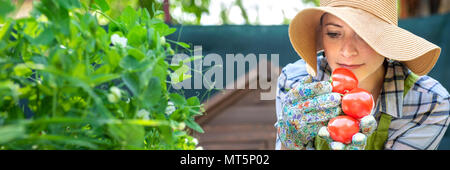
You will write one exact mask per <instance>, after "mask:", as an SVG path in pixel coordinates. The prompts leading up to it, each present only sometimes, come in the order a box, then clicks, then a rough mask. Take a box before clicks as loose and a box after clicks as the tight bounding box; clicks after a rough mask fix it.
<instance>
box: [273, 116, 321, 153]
mask: <svg viewBox="0 0 450 170" xmlns="http://www.w3.org/2000/svg"><path fill="white" fill-rule="evenodd" d="M324 125H325V122H318V123H305V122H301V121H299V120H298V119H291V120H281V121H279V124H278V126H279V128H280V130H279V137H280V139H281V140H282V141H284V143H286V144H285V146H294V147H298V148H304V146H305V145H306V144H307V143H308V142H309V141H311V140H312V139H314V137H315V136H316V135H317V132H318V130H319V128H320V127H321V126H324Z"/></svg>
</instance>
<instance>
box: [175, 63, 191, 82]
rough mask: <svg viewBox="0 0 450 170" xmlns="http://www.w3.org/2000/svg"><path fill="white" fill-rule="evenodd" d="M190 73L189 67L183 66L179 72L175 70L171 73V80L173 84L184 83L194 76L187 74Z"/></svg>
mask: <svg viewBox="0 0 450 170" xmlns="http://www.w3.org/2000/svg"><path fill="white" fill-rule="evenodd" d="M188 71H189V67H188V66H187V65H183V66H181V67H180V68H178V69H177V70H175V72H173V73H170V78H171V80H172V82H173V83H179V82H183V81H184V80H186V79H188V78H191V77H192V76H191V75H189V74H186V73H187V72H188Z"/></svg>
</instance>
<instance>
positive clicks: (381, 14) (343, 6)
mask: <svg viewBox="0 0 450 170" xmlns="http://www.w3.org/2000/svg"><path fill="white" fill-rule="evenodd" d="M324 13H329V14H332V15H335V16H336V17H338V18H339V19H341V20H343V21H344V22H345V23H347V24H348V25H349V26H350V27H351V28H352V29H353V30H354V31H355V32H356V33H357V34H358V35H359V36H360V37H361V38H362V39H363V40H364V41H365V42H366V43H367V44H368V45H369V46H370V47H372V48H373V49H374V50H375V51H376V52H377V53H378V54H380V55H382V56H384V57H386V58H389V59H392V60H397V61H400V62H402V63H404V64H405V65H406V66H407V67H408V68H409V69H410V70H411V71H412V72H414V73H416V74H418V75H425V74H427V73H428V72H429V71H430V70H431V69H432V68H433V66H434V65H435V64H436V61H437V60H438V58H439V55H440V53H441V48H439V47H438V46H437V45H435V44H433V43H431V42H428V41H427V40H425V39H423V38H421V37H419V36H416V35H414V34H412V33H411V32H409V31H406V30H404V29H402V28H400V27H398V12H397V0H321V1H320V7H314V8H307V9H304V10H302V11H300V12H299V13H298V14H297V15H296V16H295V18H294V19H293V20H292V21H291V24H290V25H289V38H290V40H291V44H292V46H293V47H294V49H295V51H297V53H298V54H299V55H300V56H301V57H302V58H303V59H304V60H305V62H306V63H307V71H308V73H309V74H310V75H312V76H316V73H317V51H319V50H321V47H319V44H318V41H317V39H318V38H317V37H318V32H317V30H318V28H319V24H320V17H321V16H322V15H323V14H324ZM314 33H315V34H314Z"/></svg>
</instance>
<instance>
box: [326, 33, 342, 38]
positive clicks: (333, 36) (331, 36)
mask: <svg viewBox="0 0 450 170" xmlns="http://www.w3.org/2000/svg"><path fill="white" fill-rule="evenodd" d="M327 35H328V36H329V37H330V38H337V37H338V36H339V33H334V32H329V33H327Z"/></svg>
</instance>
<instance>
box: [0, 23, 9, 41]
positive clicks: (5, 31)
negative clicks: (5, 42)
mask: <svg viewBox="0 0 450 170" xmlns="http://www.w3.org/2000/svg"><path fill="white" fill-rule="evenodd" d="M11 22H12V21H8V22H6V23H5V25H3V26H2V27H1V29H0V40H2V39H3V38H4V36H5V35H9V32H10V31H11V28H12V27H11ZM7 38H9V37H7Z"/></svg>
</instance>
